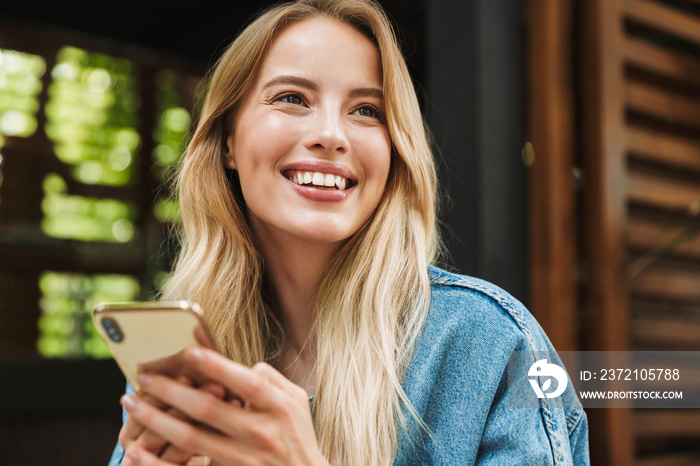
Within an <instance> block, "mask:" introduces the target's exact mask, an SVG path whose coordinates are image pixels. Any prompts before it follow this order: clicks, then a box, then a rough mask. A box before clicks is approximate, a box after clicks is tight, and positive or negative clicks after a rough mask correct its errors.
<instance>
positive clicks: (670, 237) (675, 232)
mask: <svg viewBox="0 0 700 466" xmlns="http://www.w3.org/2000/svg"><path fill="white" fill-rule="evenodd" d="M625 232H626V233H625V236H626V237H627V241H628V244H629V245H630V246H631V247H633V248H634V249H637V250H642V251H645V253H650V252H651V251H659V250H660V249H661V248H663V249H664V252H663V256H664V257H667V256H668V257H676V258H678V257H682V258H684V259H690V260H700V232H697V231H696V227H692V226H689V224H688V222H683V223H680V222H677V221H676V222H674V223H671V222H668V221H665V222H660V221H658V220H650V219H647V218H641V217H631V218H630V220H629V222H627V225H626V226H625Z"/></svg>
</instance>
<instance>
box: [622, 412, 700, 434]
mask: <svg viewBox="0 0 700 466" xmlns="http://www.w3.org/2000/svg"><path fill="white" fill-rule="evenodd" d="M634 421H635V422H634V431H635V433H636V434H637V435H638V436H640V437H674V436H675V437H698V436H700V410H697V409H679V410H661V409H643V410H639V411H637V412H636V413H635V414H634Z"/></svg>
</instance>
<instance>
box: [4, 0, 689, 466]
mask: <svg viewBox="0 0 700 466" xmlns="http://www.w3.org/2000/svg"><path fill="white" fill-rule="evenodd" d="M270 3H271V2H264V1H263V2H254V1H251V0H239V1H236V2H228V3H221V2H216V3H214V2H208V1H199V2H196V4H194V5H193V4H192V3H191V2H188V3H184V2H177V1H175V2H167V3H166V2H155V1H154V2H136V1H132V0H125V1H122V2H119V3H118V5H117V4H99V5H98V4H97V3H94V2H88V1H86V0H64V1H62V2H60V3H56V4H52V5H51V6H47V5H46V3H45V2H36V1H31V0H27V1H23V2H18V1H16V2H5V4H4V5H3V6H2V7H0V464H27V465H43V464H54V465H97V464H106V463H107V460H108V458H109V456H110V453H111V450H112V448H113V446H114V444H115V442H116V439H117V433H118V431H119V428H120V426H121V418H120V407H119V403H118V398H119V396H120V395H121V393H122V392H123V389H124V379H123V377H122V376H121V374H120V372H119V370H118V368H117V366H116V364H115V363H114V362H113V361H112V360H111V359H110V354H109V351H108V350H107V348H106V346H105V345H104V344H103V343H102V341H101V340H100V338H99V336H98V335H97V333H96V331H95V329H94V328H93V326H92V323H91V320H90V312H91V310H92V308H93V307H94V306H95V304H97V303H98V302H100V301H125V300H148V299H152V298H154V297H155V296H156V291H155V290H156V289H157V288H158V286H159V285H160V284H161V283H163V281H164V280H166V279H167V277H168V271H169V269H170V266H171V262H172V260H173V254H174V247H173V246H174V245H173V244H172V239H171V236H170V234H169V232H170V228H171V227H172V225H173V224H175V223H177V222H178V215H179V214H178V208H177V202H176V201H175V200H174V199H173V198H172V197H171V193H170V192H169V190H168V187H167V185H166V183H165V181H166V180H167V178H168V175H169V173H170V171H171V170H172V167H173V165H174V164H176V163H177V161H178V160H179V158H180V156H181V154H182V151H183V149H184V147H185V145H186V143H187V140H188V135H189V134H190V130H191V129H192V127H193V125H194V124H195V118H196V109H197V98H196V96H197V88H198V85H199V83H200V81H201V79H202V77H203V76H204V74H205V72H206V70H207V69H208V68H209V67H210V66H211V65H212V64H213V63H215V61H216V58H217V57H218V55H219V54H220V53H221V52H222V51H223V48H224V47H225V45H226V44H227V43H228V42H229V41H230V40H231V39H232V38H233V37H234V36H235V35H236V33H237V32H238V31H239V30H240V28H241V27H242V26H243V25H244V24H245V23H246V21H248V19H249V18H250V16H251V15H252V14H254V13H255V12H257V11H259V10H261V9H262V8H264V7H265V6H267V5H269V4H270ZM381 3H382V5H384V7H385V8H386V9H387V11H388V12H389V14H390V16H391V17H392V18H393V20H394V22H395V24H396V27H397V32H398V35H399V37H400V39H401V45H402V48H403V50H404V53H405V55H406V57H407V60H408V63H409V68H410V71H411V74H412V75H413V78H414V81H415V84H416V89H417V91H418V94H419V98H420V100H421V105H422V107H423V110H424V112H425V116H426V120H427V121H428V124H429V126H430V128H431V131H432V133H433V137H434V144H435V149H436V152H437V157H438V161H439V167H440V177H441V183H442V185H441V187H442V190H443V193H444V194H445V195H446V196H445V198H446V200H445V201H444V202H443V205H442V206H441V220H442V223H443V233H444V236H445V239H446V243H447V247H448V250H449V253H450V258H448V259H445V260H444V261H443V263H442V264H441V265H443V266H445V267H448V268H451V269H453V270H457V271H460V272H462V273H466V274H470V275H476V276H479V277H482V278H485V279H487V280H490V281H492V282H494V283H496V284H498V285H500V286H501V287H503V288H505V289H506V290H508V291H509V292H511V293H512V294H513V295H515V296H516V297H517V298H518V299H520V300H521V301H523V302H524V303H525V304H526V305H527V306H528V307H529V308H530V309H531V310H532V312H533V314H534V315H535V316H536V317H537V319H538V320H539V322H540V323H541V324H542V326H543V327H544V329H545V330H546V332H547V333H548V335H549V336H550V338H551V340H552V341H553V343H554V345H555V347H556V348H557V349H559V350H565V351H573V350H695V351H697V350H700V237H699V232H700V1H698V0H462V1H461V2H459V4H457V2H452V1H450V0H385V1H381ZM588 415H589V419H590V423H591V433H590V440H591V455H592V460H593V464H594V465H644V466H671V465H673V466H685V465H698V464H700V412H698V410H658V409H657V410H652V409H647V410H639V411H634V410H631V409H610V410H603V409H597V410H596V409H592V410H589V412H588Z"/></svg>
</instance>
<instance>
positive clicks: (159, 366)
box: [92, 301, 218, 393]
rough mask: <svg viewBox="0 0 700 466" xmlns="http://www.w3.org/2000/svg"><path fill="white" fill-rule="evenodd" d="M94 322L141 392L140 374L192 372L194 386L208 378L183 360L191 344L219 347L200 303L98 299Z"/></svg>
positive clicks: (135, 388) (117, 359) (177, 374)
mask: <svg viewBox="0 0 700 466" xmlns="http://www.w3.org/2000/svg"><path fill="white" fill-rule="evenodd" d="M92 318H93V321H94V322H95V326H96V327H97V329H98V331H99V332H100V334H101V335H102V338H104V340H105V342H107V345H108V346H109V348H110V350H111V351H112V355H114V359H115V360H116V361H117V364H118V365H119V367H120V368H121V370H122V372H123V373H124V376H125V377H126V379H127V380H128V381H129V382H130V383H131V386H132V387H134V390H136V392H137V393H138V392H139V391H140V388H141V387H140V386H139V383H138V378H137V377H138V375H139V374H140V373H142V372H157V373H160V374H164V375H167V376H170V377H173V378H176V377H178V376H185V377H188V378H189V379H190V380H191V381H192V383H193V384H194V385H195V386H199V385H201V384H203V383H205V382H206V380H202V377H201V375H199V374H198V373H197V371H196V370H193V369H191V368H190V367H189V366H188V365H186V364H185V363H184V359H183V354H182V353H183V351H184V350H185V349H187V348H189V347H190V346H196V345H200V346H205V347H207V348H211V349H214V350H217V351H218V349H217V346H216V343H215V340H214V338H213V336H212V333H211V331H210V330H209V328H208V327H207V324H206V322H205V320H204V317H203V314H202V310H201V308H200V307H199V305H198V304H196V303H192V302H189V301H172V302H148V303H138V302H136V303H126V304H100V305H99V306H97V307H96V308H95V310H94V311H93V316H92Z"/></svg>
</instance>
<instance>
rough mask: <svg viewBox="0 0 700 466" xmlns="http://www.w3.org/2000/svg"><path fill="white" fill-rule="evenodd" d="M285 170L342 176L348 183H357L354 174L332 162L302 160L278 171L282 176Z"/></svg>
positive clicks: (343, 166)
mask: <svg viewBox="0 0 700 466" xmlns="http://www.w3.org/2000/svg"><path fill="white" fill-rule="evenodd" d="M287 170H298V171H302V172H311V173H323V174H329V175H333V176H342V177H343V178H347V179H349V180H350V181H357V177H356V176H355V174H354V173H353V172H352V170H350V169H349V168H347V167H346V166H345V165H341V164H339V163H333V162H325V161H323V160H302V161H299V162H292V163H289V164H287V165H285V166H284V167H282V169H281V170H280V171H281V172H282V174H284V172H286V171H287Z"/></svg>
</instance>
